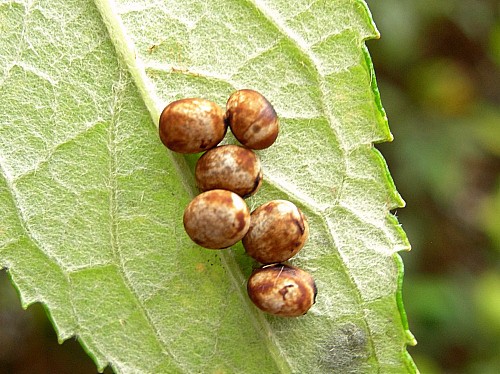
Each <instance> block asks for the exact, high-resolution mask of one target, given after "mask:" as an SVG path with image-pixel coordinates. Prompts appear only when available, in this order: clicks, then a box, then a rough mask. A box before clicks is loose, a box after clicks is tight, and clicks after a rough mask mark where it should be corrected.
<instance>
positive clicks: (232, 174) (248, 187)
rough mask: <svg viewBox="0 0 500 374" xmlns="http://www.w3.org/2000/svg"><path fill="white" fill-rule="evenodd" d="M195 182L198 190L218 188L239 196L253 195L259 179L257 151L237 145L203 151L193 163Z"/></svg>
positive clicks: (260, 181) (258, 184)
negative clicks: (194, 165) (194, 164)
mask: <svg viewBox="0 0 500 374" xmlns="http://www.w3.org/2000/svg"><path fill="white" fill-rule="evenodd" d="M195 175H196V184H197V185H198V188H199V189H200V190H201V191H208V190H214V189H222V190H228V191H232V192H234V193H236V194H238V195H240V196H241V197H243V198H246V197H249V196H251V195H253V194H254V193H255V192H257V190H258V189H259V187H260V185H261V183H262V169H261V166H260V161H259V158H258V157H257V155H256V154H255V153H254V152H253V151H251V150H250V149H246V148H243V147H240V146H237V145H223V146H220V147H216V148H213V149H211V150H209V151H207V152H206V153H205V154H204V155H203V156H201V157H200V159H199V160H198V162H197V163H196V170H195Z"/></svg>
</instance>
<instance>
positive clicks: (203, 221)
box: [183, 190, 250, 249]
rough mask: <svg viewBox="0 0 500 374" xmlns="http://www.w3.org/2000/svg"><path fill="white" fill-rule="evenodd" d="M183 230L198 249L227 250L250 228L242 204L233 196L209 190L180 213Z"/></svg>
mask: <svg viewBox="0 0 500 374" xmlns="http://www.w3.org/2000/svg"><path fill="white" fill-rule="evenodd" d="M183 221H184V228H185V230H186V233H187V234H188V235H189V237H190V238H191V239H192V240H193V241H194V242H195V243H196V244H198V245H200V246H202V247H205V248H210V249H221V248H227V247H230V246H232V245H233V244H235V243H236V242H238V241H239V240H241V238H243V236H245V234H246V232H247V231H248V228H249V227H250V211H249V209H248V206H247V204H246V203H245V200H243V199H242V198H241V197H239V196H238V195H236V194H235V193H233V192H230V191H226V190H212V191H207V192H204V193H202V194H200V195H198V196H196V197H195V198H194V199H193V200H192V201H191V202H190V203H189V205H188V206H187V207H186V210H185V211H184V219H183Z"/></svg>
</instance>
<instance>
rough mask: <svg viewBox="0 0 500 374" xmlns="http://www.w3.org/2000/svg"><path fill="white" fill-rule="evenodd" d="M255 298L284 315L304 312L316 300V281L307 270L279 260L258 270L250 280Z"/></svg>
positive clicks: (266, 308) (260, 305)
mask: <svg viewBox="0 0 500 374" xmlns="http://www.w3.org/2000/svg"><path fill="white" fill-rule="evenodd" d="M247 291H248V296H249V297H250V299H251V300H252V302H253V303H254V304H255V305H256V306H257V307H258V308H259V309H261V310H263V311H264V312H267V313H271V314H274V315H278V316H282V317H297V316H301V315H303V314H305V313H307V311H308V310H309V309H310V308H311V306H312V305H313V304H314V302H315V300H316V294H317V289H316V283H315V282H314V279H313V277H312V276H311V275H310V274H309V273H308V272H306V271H304V270H302V269H299V268H297V267H294V266H290V265H284V264H276V265H267V266H264V267H262V268H259V269H257V270H255V271H254V272H253V273H252V275H251V276H250V278H249V279H248V283H247Z"/></svg>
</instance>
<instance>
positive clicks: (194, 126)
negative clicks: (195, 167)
mask: <svg viewBox="0 0 500 374" xmlns="http://www.w3.org/2000/svg"><path fill="white" fill-rule="evenodd" d="M223 117H224V112H223V111H222V109H221V108H220V107H219V106H218V105H217V104H216V103H214V102H211V101H208V100H205V99H196V98H189V99H182V100H177V101H174V102H172V103H170V104H169V105H167V106H166V107H165V109H164V110H163V112H162V113H161V116H160V124H159V132H160V139H161V141H162V142H163V144H164V145H165V146H166V147H167V148H168V149H170V150H172V151H175V152H179V153H198V152H203V151H205V150H207V149H210V148H213V147H215V146H216V145H217V144H219V143H220V141H221V140H222V139H223V138H224V135H225V134H226V130H227V125H226V124H225V123H224V118H223Z"/></svg>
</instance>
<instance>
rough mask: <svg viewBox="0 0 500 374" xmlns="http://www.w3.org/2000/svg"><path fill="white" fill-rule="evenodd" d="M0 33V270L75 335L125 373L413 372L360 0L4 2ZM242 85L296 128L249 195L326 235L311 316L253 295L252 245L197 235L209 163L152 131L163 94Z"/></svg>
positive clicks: (392, 198) (371, 30)
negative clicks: (197, 175)
mask: <svg viewBox="0 0 500 374" xmlns="http://www.w3.org/2000/svg"><path fill="white" fill-rule="evenodd" d="M0 28H1V32H0V69H1V70H0V71H1V72H2V73H1V76H0V85H1V96H0V107H1V108H2V111H1V112H0V212H1V214H2V220H1V222H0V265H1V266H3V267H6V268H8V270H9V274H10V276H11V278H12V280H13V282H14V284H15V285H16V287H17V288H18V289H19V292H20V296H21V299H22V302H23V305H24V306H25V307H27V306H28V305H29V304H31V303H33V302H42V303H43V304H44V305H45V306H46V308H47V311H48V313H49V316H50V318H51V319H52V321H53V323H54V326H55V328H56V330H57V332H58V335H59V337H60V339H61V340H64V339H67V338H69V337H70V336H73V335H77V336H78V338H79V340H80V341H81V343H82V345H83V346H84V347H85V348H86V350H87V351H88V352H89V354H90V355H91V356H92V357H93V358H94V359H95V361H96V363H97V366H98V367H99V368H100V369H102V368H104V367H105V366H106V365H108V364H110V365H111V366H112V367H113V369H114V370H115V371H116V372H121V373H133V372H141V373H144V372H155V373H158V372H168V373H174V372H193V373H194V372H203V373H236V372H245V373H262V372H266V373H278V372H279V373H322V372H332V371H333V372H345V373H347V372H381V373H401V372H403V371H408V372H414V371H415V370H416V369H415V368H414V366H413V364H412V361H411V358H409V356H408V354H407V353H406V345H407V344H412V343H413V337H412V336H411V334H410V333H409V331H408V326H407V323H406V317H405V315H404V310H403V307H402V303H401V293H400V292H401V278H402V272H403V271H402V263H401V260H400V258H399V256H398V255H397V251H400V250H405V249H409V244H408V242H407V239H406V236H405V234H404V232H403V231H402V229H401V228H400V226H399V225H398V223H397V220H396V218H395V217H394V216H392V215H391V214H390V213H389V211H390V210H391V209H395V208H397V207H401V206H403V204H404V203H403V201H402V199H401V198H400V196H399V195H398V193H397V192H396V190H395V187H394V185H393V182H392V179H391V177H390V175H389V172H388V170H387V167H386V165H385V161H384V160H383V158H382V156H381V155H380V154H379V153H378V152H377V151H376V149H375V148H374V147H373V143H374V142H382V141H388V140H391V134H390V132H389V129H388V127H387V121H386V118H385V113H384V111H383V109H382V107H381V104H380V99H379V95H378V91H377V88H376V82H375V78H374V74H373V71H372V65H371V61H370V58H369V55H368V53H367V50H366V48H365V46H364V40H366V39H368V38H373V37H377V35H378V33H377V30H376V29H375V26H374V24H373V22H372V20H371V16H370V14H369V11H368V9H367V8H366V5H365V4H364V2H362V1H354V0H331V1H324V0H317V1H310V0H308V1H306V0H295V1H284V0H283V1H282V0H279V1H271V0H268V1H264V0H253V1H243V0H219V1H206V2H198V1H168V0H167V1H159V0H156V1H151V0H148V1H146V0H142V1H126V0H124V1H111V0H96V1H95V3H92V2H89V1H87V0H72V1H62V0H51V1H48V0H45V1H43V0H39V1H28V0H26V1H21V0H17V1H16V0H3V1H0ZM240 88H252V89H256V90H258V91H260V92H262V93H263V94H264V95H265V96H266V97H267V98H268V99H269V100H270V101H271V102H272V103H273V105H274V106H275V109H276V111H277V112H278V115H279V116H280V120H281V133H280V136H279V137H278V141H277V142H276V143H275V144H274V145H273V146H272V147H271V148H269V149H267V150H264V151H260V152H259V156H260V157H261V159H262V163H263V167H264V173H265V182H264V185H263V187H262V189H261V191H260V192H259V193H258V194H257V195H256V196H255V197H253V198H251V199H249V200H248V203H249V205H250V207H251V208H255V207H256V206H258V205H260V204H261V203H264V202H266V201H269V200H271V199H288V200H291V201H293V202H295V203H296V204H297V205H298V206H299V207H300V208H301V209H302V210H303V211H304V213H305V214H306V216H307V217H308V220H309V224H310V227H311V234H310V240H309V242H308V244H307V245H306V247H305V248H304V249H303V250H302V251H301V252H300V253H299V255H297V256H296V258H294V259H293V260H292V261H291V262H292V263H293V264H294V265H297V266H300V267H302V268H303V269H305V270H307V271H309V272H311V273H312V274H313V276H314V277H315V279H316V282H317V286H318V289H319V294H318V298H317V303H316V305H315V306H314V307H313V308H312V309H311V311H310V312H309V313H308V314H307V315H305V316H303V317H300V318H294V319H286V318H277V317H272V316H268V315H264V314H263V313H261V312H260V311H258V310H257V309H256V308H255V307H254V306H253V305H252V304H251V303H250V301H249V300H248V298H247V296H246V291H245V282H246V278H247V277H248V276H249V274H250V273H251V270H252V268H253V267H255V266H256V264H255V263H254V262H252V261H251V260H250V259H249V258H248V257H247V256H246V255H245V254H244V250H243V249H242V247H241V245H240V244H238V245H236V246H234V247H233V248H232V249H230V250H224V251H210V250H205V249H202V248H200V247H197V246H196V245H194V244H193V243H192V242H191V241H190V240H189V238H188V237H187V236H186V234H185V233H184V230H183V227H182V214H183V210H184V207H185V206H186V205H187V204H188V202H189V201H190V199H191V198H192V197H193V196H194V195H195V194H196V190H195V185H194V182H193V173H192V169H193V163H194V161H195V158H194V157H183V156H179V155H175V154H173V153H171V152H169V151H167V150H166V149H165V148H164V147H163V145H162V144H161V143H160V141H159V138H158V135H157V128H156V123H157V121H158V117H159V113H160V111H161V110H162V108H163V107H164V106H165V105H166V104H167V103H168V102H171V101H173V100H175V99H179V98H184V97H204V98H207V99H210V100H214V101H216V102H218V103H219V104H220V105H224V104H225V101H226V100H227V97H228V96H229V95H230V93H231V92H232V91H234V90H236V89H240ZM228 141H229V142H231V141H232V140H231V138H230V136H229V140H228Z"/></svg>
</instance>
